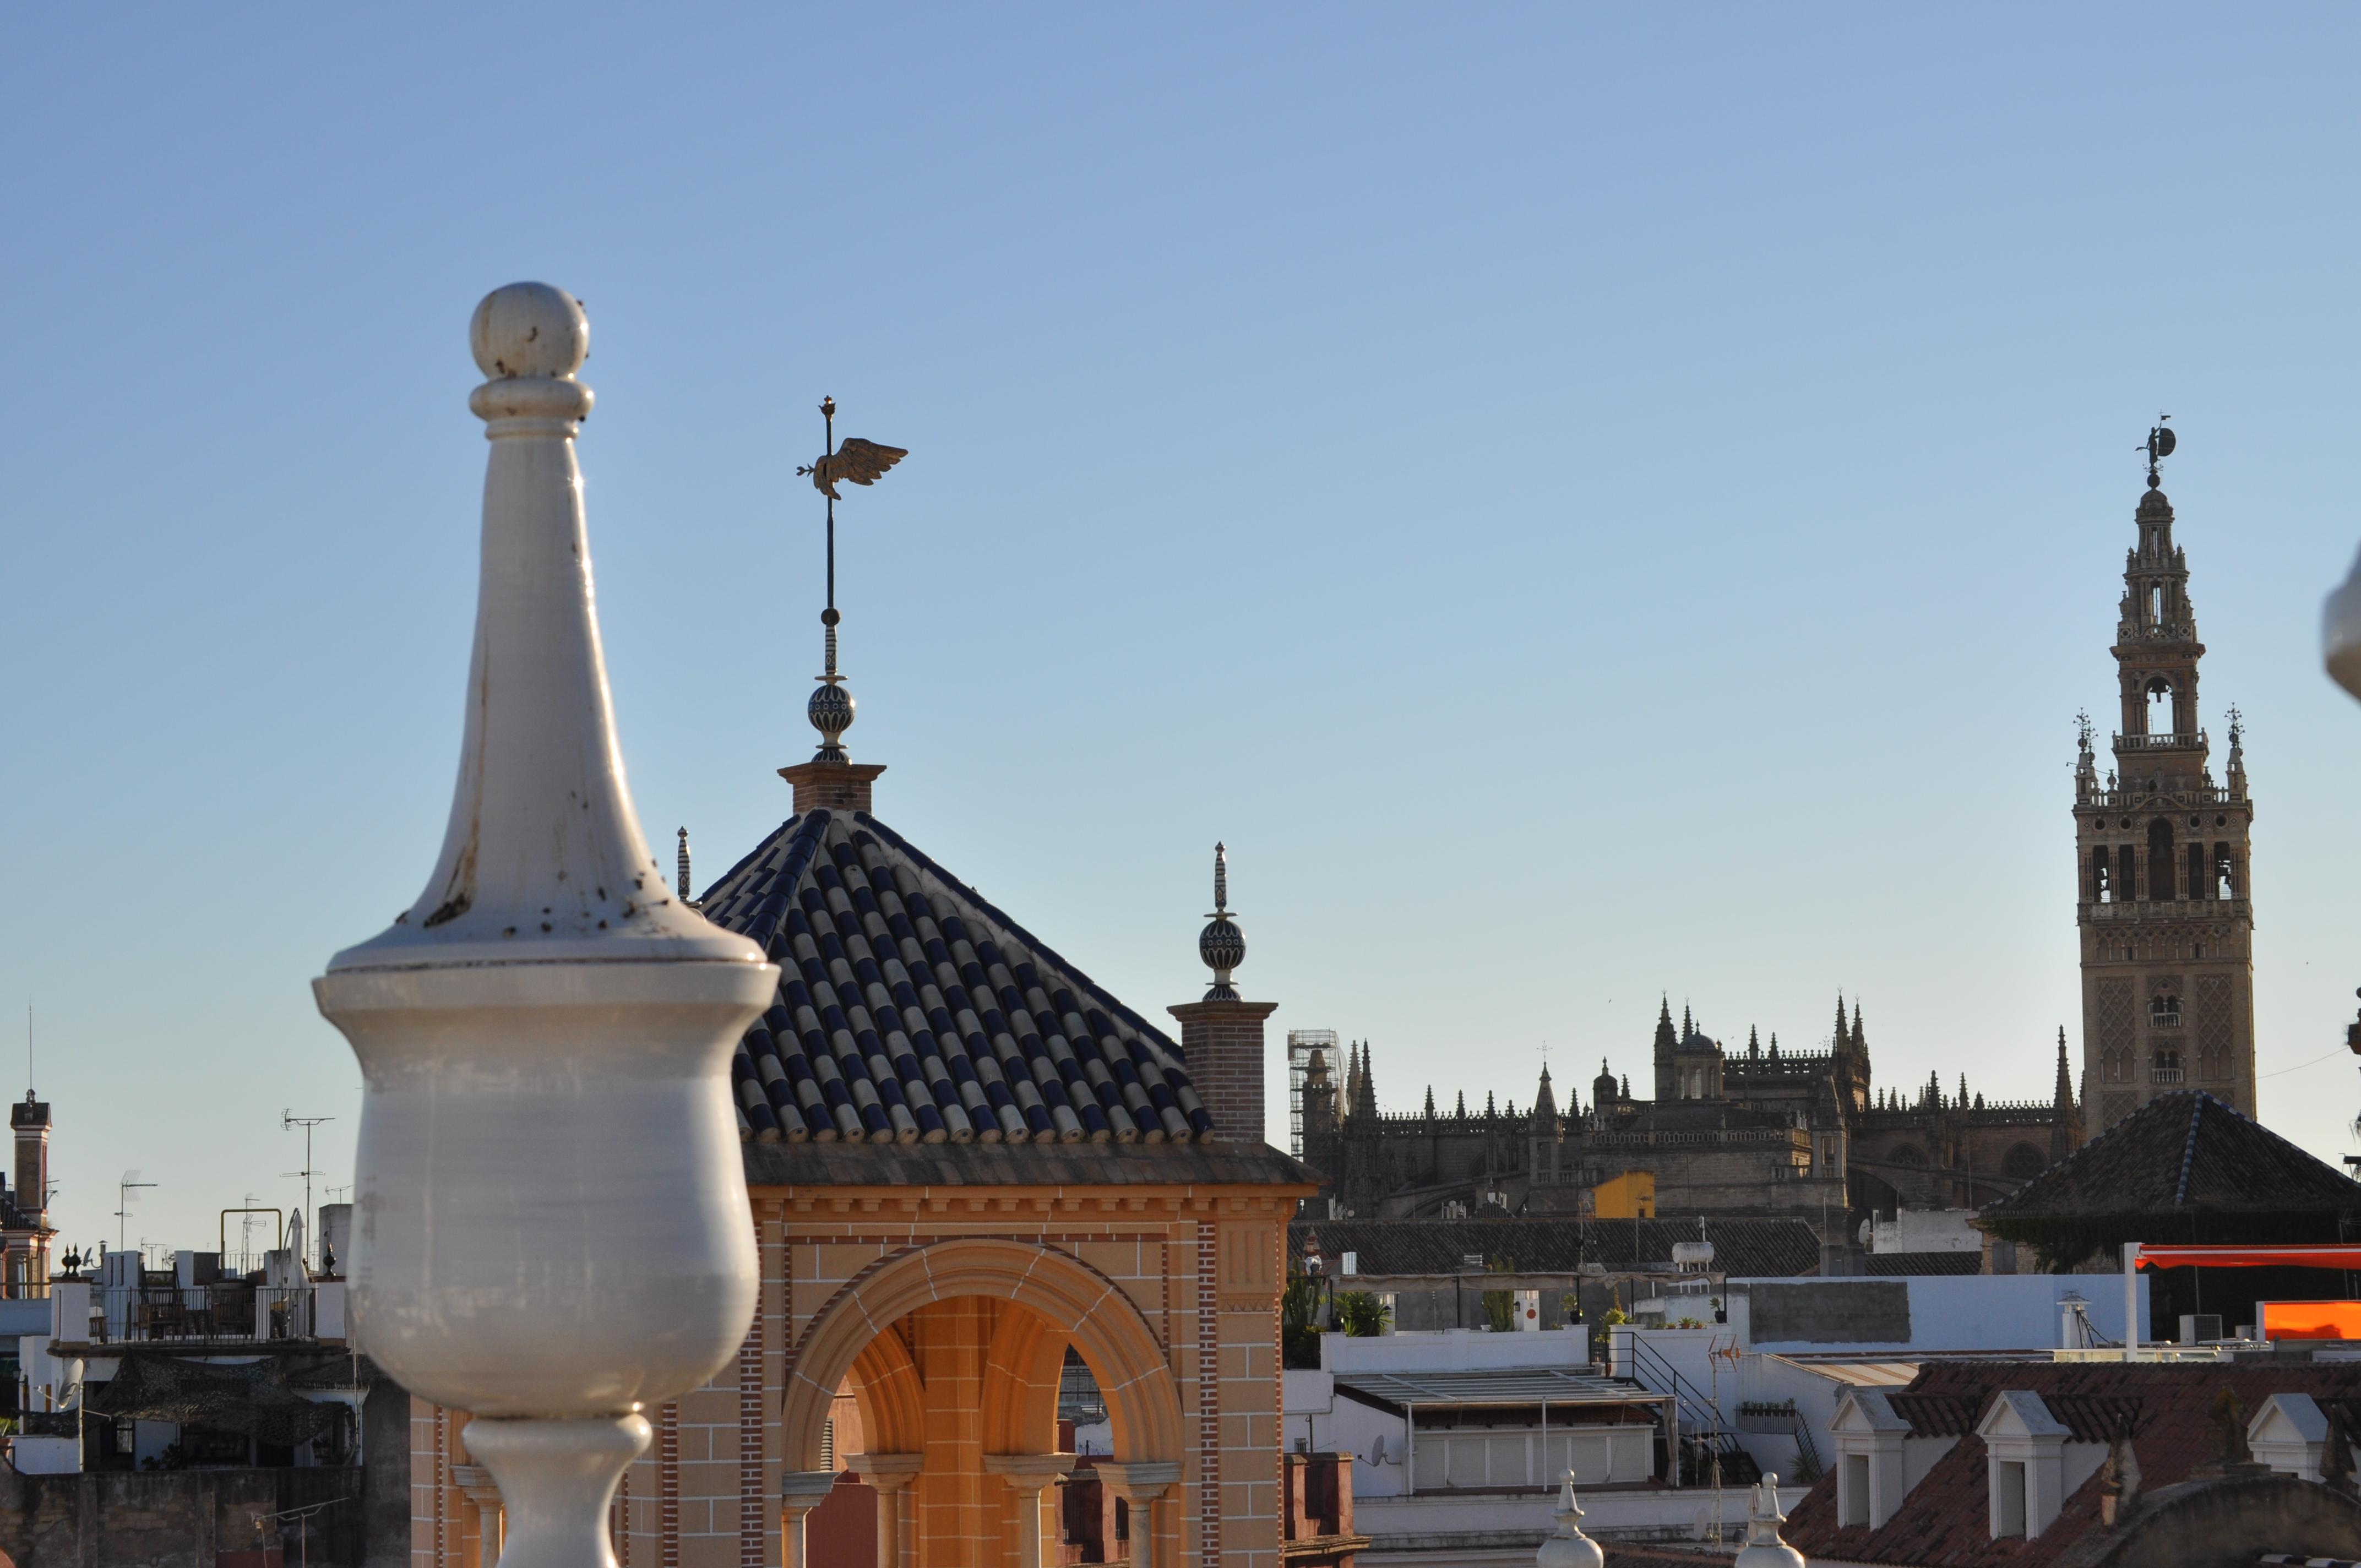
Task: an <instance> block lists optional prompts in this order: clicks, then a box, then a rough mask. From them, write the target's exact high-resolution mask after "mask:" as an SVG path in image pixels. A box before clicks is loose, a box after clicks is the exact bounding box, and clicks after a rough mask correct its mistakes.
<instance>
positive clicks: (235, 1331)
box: [60, 1280, 319, 1344]
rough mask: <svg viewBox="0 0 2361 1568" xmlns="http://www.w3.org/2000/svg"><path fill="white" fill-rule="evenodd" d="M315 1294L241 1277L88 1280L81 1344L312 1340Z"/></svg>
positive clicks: (307, 1287) (304, 1288)
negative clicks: (188, 1281)
mask: <svg viewBox="0 0 2361 1568" xmlns="http://www.w3.org/2000/svg"><path fill="white" fill-rule="evenodd" d="M318 1295H319V1292H318V1288H317V1287H316V1286H312V1285H257V1284H253V1283H251V1282H248V1281H245V1280H232V1281H225V1282H221V1283H216V1284H211V1285H95V1284H93V1285H92V1286H91V1287H90V1326H89V1331H88V1337H87V1340H86V1341H85V1343H90V1344H146V1343H173V1344H254V1343H268V1342H270V1341H274V1340H308V1339H313V1338H314V1337H316V1333H315V1326H316V1324H317V1321H318V1304H319V1303H318ZM63 1327H65V1325H63V1324H60V1328H63ZM60 1337H67V1336H62V1335H61V1336H60Z"/></svg>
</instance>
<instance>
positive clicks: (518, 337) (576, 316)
mask: <svg viewBox="0 0 2361 1568" xmlns="http://www.w3.org/2000/svg"><path fill="white" fill-rule="evenodd" d="M467 346H468V347H469V348H471V349H472V350H474V352H475V356H476V366H477V367H478V369H480V370H482V371H483V373H484V374H485V375H486V376H489V377H490V378H492V379H493V380H496V381H503V380H513V379H515V378H519V377H525V376H542V377H566V376H571V375H573V374H574V373H575V372H576V371H577V370H579V369H581V368H582V362H583V360H585V359H587V358H588V357H589V356H590V318H589V317H588V316H587V315H585V314H584V313H583V311H582V302H580V301H579V300H577V299H576V298H575V297H574V296H573V295H571V294H569V293H567V292H566V291H565V290H563V289H560V288H557V287H556V286H555V285H554V284H549V283H511V284H510V285H509V286H508V287H507V288H505V289H495V290H493V291H491V292H490V293H489V294H487V295H485V296H484V302H483V303H482V304H480V305H478V306H477V307H476V315H475V319H474V320H473V321H471V322H469V323H467Z"/></svg>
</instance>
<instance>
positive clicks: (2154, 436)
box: [2132, 414, 2177, 490]
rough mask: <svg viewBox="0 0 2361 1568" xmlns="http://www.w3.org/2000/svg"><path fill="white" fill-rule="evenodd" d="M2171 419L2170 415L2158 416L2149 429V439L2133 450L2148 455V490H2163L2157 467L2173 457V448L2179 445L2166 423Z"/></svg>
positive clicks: (2162, 481)
mask: <svg viewBox="0 0 2361 1568" xmlns="http://www.w3.org/2000/svg"><path fill="white" fill-rule="evenodd" d="M2171 417H2172V416H2171V415H2170V414H2158V415H2157V416H2156V422H2155V423H2154V424H2152V425H2150V426H2149V427H2148V432H2147V440H2146V441H2144V442H2142V443H2141V444H2139V445H2137V446H2136V447H2134V448H2133V449H2132V450H2134V451H2135V452H2145V453H2147V488H2149V489H2151V490H2154V489H2161V488H2163V486H2164V480H2163V478H2162V477H2160V476H2159V475H2158V473H2157V471H2156V466H2157V465H2158V463H2161V462H2163V461H2164V460H2165V459H2166V458H2168V457H2169V456H2171V455H2172V449H2173V447H2174V446H2175V445H2176V444H2177V443H2176V442H2175V441H2174V440H2173V435H2172V429H2171V427H2170V426H2169V425H2167V424H2166V423H2165V421H2167V420H2169V419H2170V418H2171Z"/></svg>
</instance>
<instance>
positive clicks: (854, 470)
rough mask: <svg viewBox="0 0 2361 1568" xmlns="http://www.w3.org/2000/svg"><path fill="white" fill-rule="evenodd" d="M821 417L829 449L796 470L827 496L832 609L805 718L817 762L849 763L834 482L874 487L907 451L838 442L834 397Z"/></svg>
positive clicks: (855, 440)
mask: <svg viewBox="0 0 2361 1568" xmlns="http://www.w3.org/2000/svg"><path fill="white" fill-rule="evenodd" d="M819 417H820V420H821V422H822V429H823V430H824V431H825V433H826V436H827V447H826V450H824V451H823V452H821V454H820V455H819V456H818V458H817V459H816V460H814V461H813V462H811V463H809V464H807V465H806V466H803V467H800V468H797V469H796V473H798V474H808V475H810V476H811V481H812V484H813V486H814V487H815V488H818V491H819V493H820V494H821V495H823V496H825V497H827V498H828V608H827V609H823V610H821V611H820V612H819V623H820V625H821V626H822V627H823V628H825V631H824V632H823V649H824V653H825V657H824V659H823V673H822V674H821V675H820V677H819V690H818V691H816V692H814V693H812V695H811V700H810V701H809V702H808V703H807V704H806V706H805V709H804V711H805V716H806V717H807V718H809V719H810V720H811V725H812V728H813V729H817V730H818V731H819V750H818V751H817V752H815V753H814V754H813V757H812V760H813V761H814V762H845V761H848V760H849V759H848V756H847V753H846V751H845V750H844V732H845V731H846V730H847V729H851V727H852V715H853V701H852V694H851V693H850V692H848V691H846V690H845V689H844V676H843V674H841V673H840V672H839V670H838V669H837V663H836V628H837V624H838V622H839V621H840V620H841V619H842V618H841V617H840V616H839V615H838V614H837V609H836V502H837V493H836V486H837V482H838V481H839V480H840V479H841V480H850V481H851V483H853V484H856V485H873V484H875V483H876V482H877V479H878V477H879V476H880V475H882V474H884V472H885V470H886V469H888V468H891V467H892V466H894V465H895V464H896V463H898V462H900V461H901V460H902V459H903V458H904V457H906V456H907V455H909V454H908V453H907V451H906V450H905V449H904V448H902V447H899V446H885V445H881V444H878V443H876V442H873V441H863V440H862V439H861V438H860V437H859V436H851V437H848V438H847V439H846V441H845V443H844V446H843V448H842V450H839V449H838V447H837V444H836V400H835V399H834V398H822V399H821V400H820V403H819Z"/></svg>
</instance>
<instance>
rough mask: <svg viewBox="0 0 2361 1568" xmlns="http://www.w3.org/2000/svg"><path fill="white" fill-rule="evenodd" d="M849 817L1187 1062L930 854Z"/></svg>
mask: <svg viewBox="0 0 2361 1568" xmlns="http://www.w3.org/2000/svg"><path fill="white" fill-rule="evenodd" d="M852 816H853V820H855V821H857V822H860V823H862V824H863V825H864V826H866V827H868V828H872V829H873V830H874V831H875V832H877V833H878V834H880V835H881V836H883V837H884V839H885V840H886V842H888V843H890V844H892V845H893V846H894V847H895V849H897V850H901V851H902V852H903V853H904V854H906V855H907V856H909V857H910V858H911V859H912V860H914V861H917V862H918V863H919V864H920V865H922V866H924V867H926V868H927V870H928V871H929V872H933V873H934V874H935V876H936V877H937V878H939V880H940V881H941V882H942V883H943V884H944V885H945V886H946V887H949V888H950V889H952V890H953V891H954V892H956V893H958V894H961V896H962V897H964V898H965V899H966V900H967V901H968V902H969V903H970V904H972V905H974V906H975V907H976V908H977V909H978V910H979V911H981V912H982V913H983V914H984V915H985V916H989V917H990V918H992V919H994V920H995V921H997V922H999V924H1000V927H1001V929H1002V930H1003V932H1004V933H1005V934H1006V935H1007V936H1010V937H1012V938H1016V939H1017V940H1018V941H1020V942H1022V943H1023V944H1024V945H1025V946H1027V947H1028V948H1032V949H1033V951H1034V952H1035V953H1037V954H1038V955H1039V956H1040V957H1042V958H1044V959H1048V960H1049V962H1051V963H1053V964H1055V965H1057V966H1058V967H1059V968H1060V969H1061V970H1065V971H1066V974H1067V975H1068V977H1069V978H1071V980H1073V981H1075V982H1076V983H1077V984H1079V985H1080V986H1081V987H1082V990H1083V991H1085V992H1089V993H1090V995H1091V996H1092V997H1093V998H1094V999H1095V1000H1096V1001H1097V1002H1098V1003H1099V1004H1100V1005H1101V1006H1103V1007H1105V1008H1106V1009H1107V1010H1108V1011H1110V1012H1112V1013H1113V1014H1115V1016H1116V1017H1118V1018H1121V1019H1122V1020H1123V1021H1124V1022H1126V1023H1127V1024H1129V1025H1131V1026H1132V1027H1133V1028H1135V1029H1137V1030H1138V1031H1139V1032H1140V1033H1141V1034H1143V1035H1145V1036H1148V1039H1149V1040H1150V1041H1152V1042H1154V1043H1155V1044H1157V1045H1158V1046H1160V1047H1162V1048H1163V1050H1164V1052H1165V1053H1166V1054H1167V1055H1168V1056H1170V1058H1172V1060H1173V1061H1175V1062H1176V1063H1185V1062H1186V1061H1187V1060H1188V1059H1189V1057H1188V1053H1187V1052H1185V1051H1183V1050H1182V1049H1181V1048H1180V1042H1179V1041H1177V1040H1175V1039H1173V1038H1172V1037H1171V1036H1169V1035H1167V1034H1166V1033H1165V1032H1164V1031H1163V1030H1161V1029H1159V1028H1158V1027H1157V1026H1156V1025H1153V1024H1151V1023H1149V1022H1148V1020H1147V1019H1145V1018H1142V1017H1141V1016H1140V1015H1139V1014H1137V1013H1135V1012H1133V1011H1132V1010H1131V1008H1130V1007H1129V1006H1128V1005H1127V1004H1126V1003H1123V1002H1122V1001H1120V1000H1118V999H1117V998H1116V997H1115V996H1113V995H1110V994H1109V993H1108V992H1106V991H1105V990H1104V988H1103V987H1102V986H1100V984H1099V982H1098V981H1094V980H1093V979H1092V978H1091V977H1090V976H1088V975H1086V974H1084V973H1083V972H1082V970H1081V968H1080V967H1079V966H1078V965H1075V964H1073V963H1071V962H1069V961H1068V960H1067V959H1066V958H1065V956H1064V955H1063V954H1061V953H1060V952H1059V951H1058V950H1057V949H1056V948H1052V947H1051V946H1049V943H1047V942H1045V941H1043V940H1041V938H1038V937H1036V936H1035V935H1034V934H1033V933H1032V932H1030V931H1028V930H1027V929H1026V928H1025V927H1022V926H1019V925H1018V924H1017V923H1016V921H1014V920H1012V919H1010V918H1009V917H1008V916H1007V915H1005V913H1003V912H1002V910H1001V908H1000V906H999V905H996V904H994V903H993V902H992V901H991V900H990V899H988V898H986V897H984V896H983V894H981V893H978V892H977V891H976V890H975V889H974V888H973V887H972V886H971V885H970V884H969V883H963V882H961V881H960V880H959V879H958V878H957V877H954V876H953V875H951V873H950V872H947V871H945V870H944V869H943V868H942V865H941V864H940V863H939V861H936V859H935V858H934V857H933V856H932V855H929V854H928V853H927V852H926V851H925V850H921V849H920V848H918V847H917V845H916V844H913V843H911V842H910V840H908V839H905V838H903V837H902V835H900V834H899V833H896V832H895V831H894V829H892V828H888V827H886V826H885V824H884V823H883V822H880V821H878V820H877V818H876V817H872V816H871V815H870V814H869V813H868V812H865V811H856V812H854V813H853V814H852Z"/></svg>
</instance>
